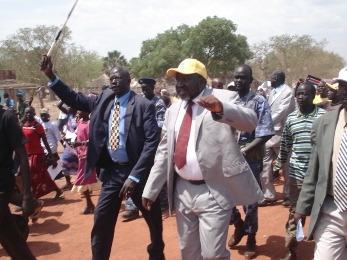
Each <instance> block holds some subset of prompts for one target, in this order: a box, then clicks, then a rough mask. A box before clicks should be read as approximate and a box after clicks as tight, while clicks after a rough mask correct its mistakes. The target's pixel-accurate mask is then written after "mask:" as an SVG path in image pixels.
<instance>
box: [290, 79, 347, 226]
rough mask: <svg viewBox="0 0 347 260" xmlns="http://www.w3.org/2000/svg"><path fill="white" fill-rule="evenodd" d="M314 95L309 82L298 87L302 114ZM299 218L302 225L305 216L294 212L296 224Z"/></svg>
mask: <svg viewBox="0 0 347 260" xmlns="http://www.w3.org/2000/svg"><path fill="white" fill-rule="evenodd" d="M346 84H347V82H346ZM311 87H312V86H311ZM346 91H347V85H346ZM311 92H312V91H311ZM346 93H347V92H346ZM314 95H315V93H310V84H307V83H304V84H302V85H301V86H300V87H299V88H298V90H297V96H296V98H297V100H298V99H299V100H300V103H299V102H298V105H299V109H300V111H302V113H303V114H305V115H307V114H309V113H311V112H312V111H313V109H314V105H313V104H312V102H313V99H314ZM346 95H347V94H346ZM346 98H347V97H346ZM300 219H301V222H302V226H304V225H305V220H306V216H304V215H301V214H299V213H295V214H294V220H295V223H296V224H298V221H299V220H300Z"/></svg>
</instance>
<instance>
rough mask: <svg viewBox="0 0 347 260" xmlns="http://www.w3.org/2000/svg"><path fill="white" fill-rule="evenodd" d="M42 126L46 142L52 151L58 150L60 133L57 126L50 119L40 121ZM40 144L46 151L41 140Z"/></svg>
mask: <svg viewBox="0 0 347 260" xmlns="http://www.w3.org/2000/svg"><path fill="white" fill-rule="evenodd" d="M42 126H43V129H45V133H46V138H47V142H48V144H49V147H50V148H51V151H52V153H56V152H57V150H58V142H59V141H60V140H61V135H60V131H59V128H58V126H57V125H56V124H54V123H53V122H52V121H48V122H43V121H42ZM41 146H42V147H43V148H44V149H45V153H47V150H46V147H45V145H44V143H43V142H42V140H41Z"/></svg>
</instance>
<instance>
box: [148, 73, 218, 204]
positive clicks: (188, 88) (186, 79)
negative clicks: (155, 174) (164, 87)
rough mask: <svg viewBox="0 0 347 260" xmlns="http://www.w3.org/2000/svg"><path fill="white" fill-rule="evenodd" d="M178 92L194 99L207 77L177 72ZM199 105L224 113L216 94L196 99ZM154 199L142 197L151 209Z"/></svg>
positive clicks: (184, 98) (187, 98) (183, 97)
mask: <svg viewBox="0 0 347 260" xmlns="http://www.w3.org/2000/svg"><path fill="white" fill-rule="evenodd" d="M176 81H177V83H176V93H177V94H178V96H179V97H180V98H181V99H182V100H185V101H192V100H193V99H194V98H196V97H197V96H198V95H199V94H200V93H201V92H202V91H203V90H204V89H205V88H206V79H204V78H203V77H202V76H200V75H199V74H181V73H178V72H177V74H176ZM196 102H197V103H198V105H199V106H201V107H203V108H206V109H207V110H209V111H211V112H214V113H223V104H222V102H220V101H219V100H218V99H217V98H216V97H215V96H213V95H208V96H203V97H201V98H200V99H198V100H196ZM152 204H153V201H151V200H150V199H147V198H144V197H142V206H143V207H144V208H145V209H147V210H151V207H152Z"/></svg>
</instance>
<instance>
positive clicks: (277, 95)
mask: <svg viewBox="0 0 347 260" xmlns="http://www.w3.org/2000/svg"><path fill="white" fill-rule="evenodd" d="M285 88H286V85H284V86H283V87H282V89H281V90H280V91H279V92H278V93H277V94H276V96H275V97H274V96H273V94H274V93H275V90H274V89H273V90H272V101H271V104H270V106H271V105H272V104H273V102H275V100H276V99H277V98H278V97H279V96H281V95H282V93H283V91H284V90H285Z"/></svg>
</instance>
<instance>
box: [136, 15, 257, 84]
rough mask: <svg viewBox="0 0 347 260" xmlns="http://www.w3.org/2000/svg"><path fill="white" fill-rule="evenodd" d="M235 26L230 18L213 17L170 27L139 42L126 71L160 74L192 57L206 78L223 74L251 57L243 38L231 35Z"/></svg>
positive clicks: (142, 75)
mask: <svg viewBox="0 0 347 260" xmlns="http://www.w3.org/2000/svg"><path fill="white" fill-rule="evenodd" d="M236 28H237V26H236V25H235V24H234V23H233V22H232V21H230V20H227V19H225V18H218V17H216V16H214V17H207V18H206V19H204V20H202V21H201V22H200V23H199V24H198V25H197V26H192V27H189V26H188V25H185V24H183V25H180V26H178V27H177V28H176V29H173V28H171V29H170V30H167V31H165V32H164V33H161V34H158V35H157V36H156V37H155V38H154V39H149V40H146V41H144V42H142V48H141V52H140V55H139V57H138V58H134V59H132V60H131V61H130V70H131V72H132V73H133V74H134V75H135V76H136V77H144V76H148V77H161V76H165V72H166V70H167V69H169V68H170V67H176V66H178V64H179V63H180V62H181V61H182V60H184V59H185V58H196V59H198V60H200V61H201V62H202V63H204V64H205V65H206V68H207V71H208V74H209V76H210V77H219V76H224V75H226V74H227V73H228V72H231V71H233V70H234V69H235V68H236V66H237V65H239V64H242V63H244V62H245V60H246V59H248V58H250V56H251V52H250V50H249V46H248V44H247V40H246V37H245V36H242V35H237V34H235V32H236Z"/></svg>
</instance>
